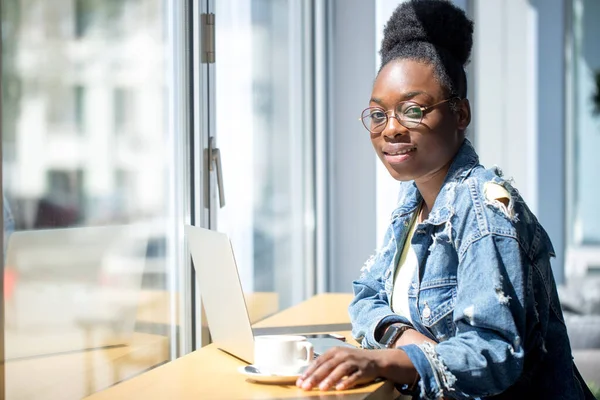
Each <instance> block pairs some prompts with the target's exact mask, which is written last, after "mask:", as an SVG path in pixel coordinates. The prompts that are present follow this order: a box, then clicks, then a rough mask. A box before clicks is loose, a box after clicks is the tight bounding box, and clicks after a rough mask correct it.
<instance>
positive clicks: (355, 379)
mask: <svg viewBox="0 0 600 400" xmlns="http://www.w3.org/2000/svg"><path fill="white" fill-rule="evenodd" d="M362 378H363V373H362V371H361V370H356V371H354V373H353V374H351V375H349V376H348V377H347V378H346V379H342V380H340V381H339V382H338V383H337V385H335V390H346V389H351V388H353V387H354V386H356V385H357V384H358V383H362V382H361V379H362Z"/></svg>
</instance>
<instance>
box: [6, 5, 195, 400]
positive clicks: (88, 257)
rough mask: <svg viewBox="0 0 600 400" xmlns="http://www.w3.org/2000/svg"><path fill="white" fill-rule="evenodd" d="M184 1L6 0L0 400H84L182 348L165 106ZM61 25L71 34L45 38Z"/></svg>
mask: <svg viewBox="0 0 600 400" xmlns="http://www.w3.org/2000/svg"><path fill="white" fill-rule="evenodd" d="M5 3H6V5H7V8H6V9H4V5H5ZM181 4H182V2H180V1H175V2H172V1H169V2H164V1H162V0H111V1H106V0H100V1H97V0H55V1H52V2H48V1H46V0H28V1H25V0H12V1H9V2H3V11H6V12H3V14H2V18H3V20H2V28H3V30H2V34H3V37H2V41H3V44H4V43H8V44H9V45H8V46H3V48H2V52H3V53H2V60H3V68H2V81H3V93H2V95H3V102H2V107H3V118H2V124H3V125H2V140H3V149H4V150H5V151H10V157H6V153H5V154H4V156H3V158H2V162H3V191H4V194H5V201H6V202H7V203H8V204H7V205H9V206H10V209H11V211H12V215H13V217H14V220H15V229H16V230H15V231H14V232H12V233H10V235H9V236H8V246H7V250H6V254H5V260H6V261H5V268H4V274H5V278H6V279H5V281H6V282H7V290H6V291H5V297H4V302H3V306H4V315H5V332H4V340H5V355H6V363H5V364H4V371H5V379H4V383H5V389H4V390H6V393H2V395H0V397H3V398H4V397H6V398H24V397H31V396H33V397H36V398H83V397H85V396H87V395H89V394H91V393H92V392H95V391H98V390H101V389H104V388H106V387H108V386H111V385H113V384H115V383H118V382H120V381H122V380H124V379H127V378H129V377H132V376H134V375H136V374H139V373H141V372H143V371H146V370H148V369H151V368H154V367H155V366H157V365H161V364H162V363H165V362H167V361H169V360H170V359H173V358H175V357H178V356H179V355H181V353H182V352H183V351H185V348H184V347H181V346H180V342H181V340H180V337H181V336H182V335H185V331H184V330H185V328H184V323H186V321H184V320H182V317H181V315H184V314H183V313H181V308H180V307H179V306H178V304H182V305H183V304H185V302H182V301H178V299H179V298H180V294H181V293H182V292H184V289H185V287H186V285H187V286H191V284H190V282H185V281H183V280H182V279H181V278H180V274H179V271H180V270H183V269H185V267H186V263H185V262H178V261H180V260H185V257H184V249H183V243H182V240H181V238H180V237H179V236H177V235H178V233H177V232H179V230H180V228H181V227H182V225H183V224H184V223H186V221H185V220H184V218H183V217H181V216H180V215H182V213H178V211H177V207H178V208H179V209H181V208H183V207H185V205H184V204H183V202H182V201H181V198H183V197H184V194H183V193H184V191H186V190H188V189H187V184H186V183H184V182H188V181H186V179H187V178H186V176H185V175H184V172H183V171H185V169H186V168H185V167H184V166H183V165H184V164H185V162H186V161H185V159H186V157H183V156H181V152H183V151H184V150H182V149H184V148H185V147H184V146H185V145H184V143H185V141H186V137H187V135H188V133H187V131H186V130H185V129H175V128H174V126H175V124H179V123H180V122H179V118H180V116H181V115H183V114H177V115H173V114H172V111H170V110H172V109H174V107H173V106H172V103H173V99H174V98H176V97H177V96H178V93H180V92H181V91H182V90H186V89H185V88H186V87H187V85H186V82H185V80H184V79H179V80H178V82H180V84H179V85H176V84H175V83H174V82H176V79H174V78H173V75H174V74H176V73H178V72H177V70H176V68H175V67H174V66H173V65H175V64H176V63H180V64H182V63H183V62H182V60H181V58H178V57H180V55H179V54H180V53H177V52H175V51H174V48H176V47H178V48H179V47H185V43H183V40H184V39H182V38H183V37H184V36H183V35H182V34H181V33H178V34H177V35H175V34H174V33H173V31H174V30H177V29H181V31H184V30H185V29H187V28H186V25H185V19H184V18H183V17H182V15H183V14H182V13H178V12H176V11H174V10H182V7H181ZM125 19H126V20H127V29H126V30H125V29H123V26H122V24H121V22H120V21H123V20H125ZM167 20H169V21H170V25H169V26H171V27H172V28H171V29H172V30H169V29H167V28H165V21H167ZM65 21H66V23H67V25H68V26H69V27H75V29H74V32H73V30H71V31H70V32H71V34H64V35H57V34H53V35H52V36H48V35H46V34H45V32H46V33H47V32H64V31H65V29H64V26H63V25H61V26H60V27H59V26H51V25H52V24H65ZM49 25H50V26H49ZM165 32H167V34H166V35H165ZM175 36H177V38H178V39H177V40H179V41H176V39H174V37H175ZM180 78H182V77H180ZM4 82H9V84H8V85H6V86H5V85H4ZM133 99H143V100H141V101H140V102H134V100H133ZM188 108H189V107H188ZM184 109H185V106H184ZM142 115H143V118H138V116H142ZM181 118H183V117H181ZM181 125H183V124H181ZM115 131H119V132H121V131H123V132H135V134H136V135H135V141H119V140H118V139H119V137H118V136H117V135H115ZM180 149H181V150H180ZM174 204H179V205H178V206H174ZM182 307H183V306H182ZM189 315H191V313H190V314H189ZM50 381H52V382H53V384H52V385H48V382H50Z"/></svg>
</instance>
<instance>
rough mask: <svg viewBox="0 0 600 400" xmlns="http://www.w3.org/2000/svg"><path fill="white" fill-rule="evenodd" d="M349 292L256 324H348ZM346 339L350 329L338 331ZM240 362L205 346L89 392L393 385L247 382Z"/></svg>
mask: <svg viewBox="0 0 600 400" xmlns="http://www.w3.org/2000/svg"><path fill="white" fill-rule="evenodd" d="M351 299H352V295H350V294H322V295H318V296H315V297H313V298H311V299H309V300H307V301H305V302H302V303H300V304H298V305H296V306H293V307H291V308H289V309H286V310H284V311H282V312H280V313H277V314H275V315H273V316H271V317H269V318H267V319H265V320H263V321H261V322H260V323H257V324H255V326H256V327H273V326H289V325H293V326H308V325H321V324H332V325H341V324H349V322H350V320H349V317H348V313H347V307H348V304H349V303H350V301H351ZM338 333H341V334H343V335H345V336H347V337H348V339H349V341H352V339H351V338H350V332H349V331H341V332H338ZM242 365H245V363H244V362H242V361H240V360H238V359H236V358H234V357H232V356H230V355H228V354H226V353H224V352H222V351H221V350H219V349H217V348H216V346H214V345H208V346H206V347H203V348H202V349H199V350H197V351H194V352H192V353H191V354H188V355H186V356H183V357H181V358H179V359H177V360H175V361H172V362H169V363H167V364H164V365H162V366H160V367H158V368H155V369H153V370H151V371H148V372H146V373H144V374H142V375H140V376H137V377H135V378H133V379H130V380H128V381H125V382H123V383H121V384H118V385H116V386H114V387H111V388H109V389H106V390H104V391H101V392H99V393H96V394H94V395H92V396H90V397H89V398H88V399H90V400H105V399H106V400H108V399H111V400H113V399H166V398H175V399H194V400H196V399H211V400H212V399H215V400H216V399H227V400H236V399H303V398H311V399H347V400H358V399H391V398H393V396H394V387H393V385H392V384H391V383H389V382H379V383H374V384H371V385H368V386H364V387H361V388H357V389H353V390H348V391H343V392H336V391H330V392H320V391H318V390H314V391H312V392H304V391H302V390H300V389H298V388H296V387H295V386H294V385H267V384H257V383H252V382H250V381H248V380H247V379H246V377H245V376H244V375H241V374H240V373H238V371H237V369H238V367H240V366H242Z"/></svg>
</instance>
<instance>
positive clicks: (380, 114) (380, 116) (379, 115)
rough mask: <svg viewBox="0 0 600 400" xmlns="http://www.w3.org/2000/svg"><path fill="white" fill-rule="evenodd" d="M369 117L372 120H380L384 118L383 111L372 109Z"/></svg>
mask: <svg viewBox="0 0 600 400" xmlns="http://www.w3.org/2000/svg"><path fill="white" fill-rule="evenodd" d="M370 117H371V119H372V120H373V122H382V121H384V120H385V113H384V112H382V111H373V112H372V113H371V115H370Z"/></svg>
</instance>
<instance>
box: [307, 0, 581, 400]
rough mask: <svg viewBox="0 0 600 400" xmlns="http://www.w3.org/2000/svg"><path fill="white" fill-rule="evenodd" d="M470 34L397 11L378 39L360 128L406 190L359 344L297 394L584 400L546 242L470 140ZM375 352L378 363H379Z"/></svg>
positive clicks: (369, 287) (360, 314)
mask: <svg viewBox="0 0 600 400" xmlns="http://www.w3.org/2000/svg"><path fill="white" fill-rule="evenodd" d="M472 32H473V23H472V22H471V21H470V20H469V19H468V18H467V17H466V16H465V13H464V12H463V11H462V10H460V9H459V8H457V7H455V6H454V5H452V3H450V2H448V1H443V0H412V1H408V2H405V3H402V4H401V5H400V6H399V7H398V8H397V9H396V11H395V12H394V14H393V15H392V17H391V18H390V20H389V22H388V24H387V25H386V27H385V30H384V38H383V42H382V49H381V60H382V63H381V65H382V66H381V69H380V70H379V73H378V75H377V78H376V80H375V83H374V85H373V91H372V95H371V101H370V105H369V108H367V109H366V110H365V111H364V112H363V114H362V118H361V119H362V122H363V123H364V125H365V127H366V128H367V130H368V131H369V132H370V135H371V141H372V143H373V147H374V148H375V151H376V153H377V155H378V156H379V158H380V159H381V161H382V162H383V164H384V165H385V167H386V168H387V170H388V171H389V173H390V174H391V175H392V176H393V177H394V178H395V179H397V180H399V181H401V182H402V183H401V191H400V193H401V194H400V201H399V204H398V208H397V209H396V210H395V211H394V212H393V213H392V219H391V223H390V226H389V228H388V231H387V234H386V237H385V240H384V244H383V246H382V247H381V248H380V250H379V251H378V252H377V253H376V254H375V255H374V256H373V257H372V258H371V259H370V260H369V261H367V263H366V264H365V266H364V267H363V270H362V275H361V277H360V278H359V279H358V280H357V281H355V282H354V293H355V298H354V301H353V302H352V304H351V305H350V316H351V319H352V326H353V336H354V337H355V338H356V339H357V340H359V341H360V342H361V343H362V346H363V347H364V348H365V349H376V350H363V349H346V348H338V349H333V350H331V351H329V352H327V353H326V354H324V355H323V356H321V357H319V358H318V359H317V360H316V361H315V362H314V363H313V364H312V365H311V366H310V367H309V368H308V369H307V370H306V372H305V373H304V374H303V375H302V377H301V378H300V379H298V382H297V385H298V386H299V387H301V388H303V389H305V390H310V389H312V388H315V387H319V388H320V389H322V390H327V389H330V388H336V389H346V388H350V387H352V386H354V385H356V384H358V383H362V382H366V381H370V380H372V379H374V378H377V377H383V378H386V379H388V380H391V381H393V382H395V383H397V384H398V387H399V388H401V390H402V391H403V392H405V393H410V394H413V395H415V396H417V395H420V396H421V398H426V399H436V398H441V397H450V398H480V397H490V396H498V397H497V398H506V399H515V398H524V399H534V398H541V399H558V398H560V399H581V398H584V396H585V395H584V390H585V389H586V388H585V385H584V384H583V383H582V381H581V378H580V376H579V374H578V372H577V370H576V368H575V366H574V364H573V362H572V357H571V350H570V345H569V339H568V337H567V332H566V328H565V325H564V321H563V316H562V313H561V309H560V304H559V301H558V297H557V293H556V285H555V282H554V278H553V276H552V270H551V268H550V258H551V257H552V256H553V255H554V253H553V249H552V244H551V243H550V240H549V238H548V235H547V234H546V232H545V231H544V229H543V228H542V227H541V226H540V224H539V222H538V221H537V219H536V218H535V216H534V215H533V214H532V213H531V211H530V210H529V209H528V208H527V205H526V204H525V203H524V201H523V200H522V199H521V197H520V196H519V194H518V192H517V191H516V190H515V189H513V188H512V187H511V185H510V184H509V183H508V182H507V181H505V180H504V179H502V177H501V175H500V173H499V172H498V171H497V170H486V169H484V168H483V167H482V166H481V165H480V164H479V162H478V157H477V154H476V153H475V150H474V149H473V147H472V146H471V144H470V143H469V141H468V140H467V139H465V130H466V129H467V126H468V125H469V122H470V120H471V109H470V106H469V102H468V100H467V99H466V97H467V80H466V75H465V72H464V65H465V64H466V63H467V62H468V59H469V55H470V52H471V47H472ZM377 349H379V350H377Z"/></svg>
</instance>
